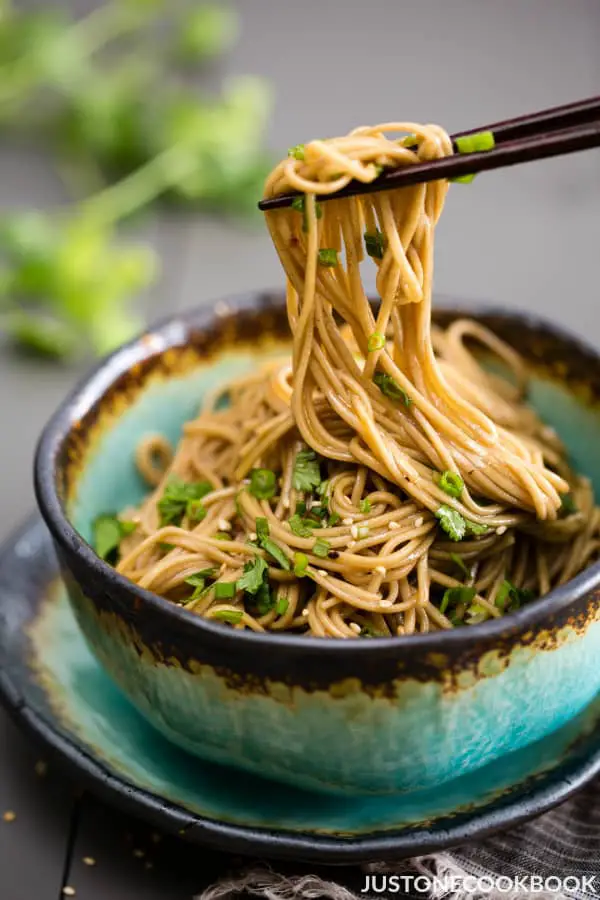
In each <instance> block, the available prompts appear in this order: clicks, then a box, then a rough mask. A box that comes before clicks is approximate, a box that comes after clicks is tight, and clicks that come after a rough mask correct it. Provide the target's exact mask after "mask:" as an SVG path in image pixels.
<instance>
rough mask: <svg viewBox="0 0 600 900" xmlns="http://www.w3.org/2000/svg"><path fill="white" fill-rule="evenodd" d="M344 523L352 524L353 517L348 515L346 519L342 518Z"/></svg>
mask: <svg viewBox="0 0 600 900" xmlns="http://www.w3.org/2000/svg"><path fill="white" fill-rule="evenodd" d="M342 525H352V519H351V518H350V516H346V518H345V519H342Z"/></svg>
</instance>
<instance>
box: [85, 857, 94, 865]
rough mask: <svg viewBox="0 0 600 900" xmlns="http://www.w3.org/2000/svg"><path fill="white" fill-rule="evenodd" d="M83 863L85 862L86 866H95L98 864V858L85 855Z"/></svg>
mask: <svg viewBox="0 0 600 900" xmlns="http://www.w3.org/2000/svg"><path fill="white" fill-rule="evenodd" d="M83 864H84V866H95V865H96V860H95V859H94V857H93V856H84V857H83Z"/></svg>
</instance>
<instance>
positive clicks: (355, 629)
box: [348, 622, 360, 634]
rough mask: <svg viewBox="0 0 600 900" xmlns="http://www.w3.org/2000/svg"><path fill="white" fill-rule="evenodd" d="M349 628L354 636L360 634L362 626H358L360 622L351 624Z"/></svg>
mask: <svg viewBox="0 0 600 900" xmlns="http://www.w3.org/2000/svg"><path fill="white" fill-rule="evenodd" d="M348 628H350V630H351V631H353V632H354V634H360V625H359V624H358V622H350V623H349V625H348Z"/></svg>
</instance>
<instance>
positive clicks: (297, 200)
mask: <svg viewBox="0 0 600 900" xmlns="http://www.w3.org/2000/svg"><path fill="white" fill-rule="evenodd" d="M304 200H305V198H304V194H303V195H302V196H300V197H294V199H293V200H292V209H295V210H296V212H299V213H302V217H303V222H302V230H303V231H308V219H307V217H306V203H305V202H304ZM315 215H316V217H317V219H320V218H321V216H322V215H323V210H322V209H321V204H320V203H315Z"/></svg>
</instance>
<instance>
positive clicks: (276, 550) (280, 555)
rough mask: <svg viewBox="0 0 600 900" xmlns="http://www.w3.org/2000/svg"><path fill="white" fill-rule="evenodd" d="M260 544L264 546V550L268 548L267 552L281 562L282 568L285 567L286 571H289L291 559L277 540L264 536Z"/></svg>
mask: <svg viewBox="0 0 600 900" xmlns="http://www.w3.org/2000/svg"><path fill="white" fill-rule="evenodd" d="M260 546H261V547H262V548H263V550H266V551H267V553H268V554H269V555H270V556H272V557H273V559H274V560H275V561H276V562H278V563H279V565H280V566H281V568H282V569H285V570H286V572H289V570H290V568H291V566H290V561H289V559H288V558H287V556H286V555H285V553H284V552H283V550H282V549H281V547H280V546H279V544H276V543H275V541H273V540H271V538H269V537H263V538H261V540H260Z"/></svg>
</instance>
